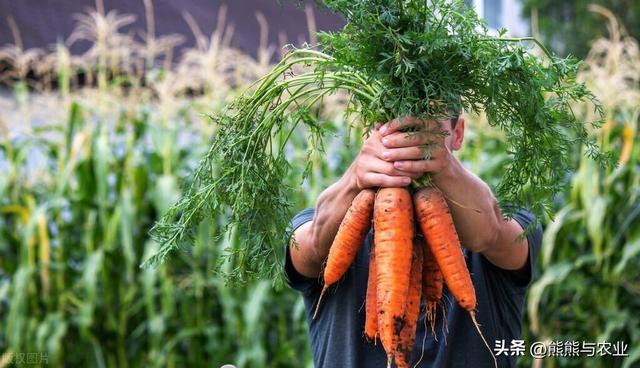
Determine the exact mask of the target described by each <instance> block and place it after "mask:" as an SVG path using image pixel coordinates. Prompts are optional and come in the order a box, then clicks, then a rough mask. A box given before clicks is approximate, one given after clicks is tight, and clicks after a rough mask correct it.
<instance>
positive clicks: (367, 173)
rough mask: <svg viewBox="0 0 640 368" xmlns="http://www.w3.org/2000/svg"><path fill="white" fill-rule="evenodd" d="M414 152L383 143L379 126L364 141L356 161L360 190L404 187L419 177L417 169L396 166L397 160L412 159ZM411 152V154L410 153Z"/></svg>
mask: <svg viewBox="0 0 640 368" xmlns="http://www.w3.org/2000/svg"><path fill="white" fill-rule="evenodd" d="M411 153H412V152H410V151H406V150H404V151H399V150H396V149H389V148H388V147H385V145H383V143H382V135H381V134H380V132H379V131H378V127H376V129H374V130H372V131H371V135H370V136H369V137H368V138H367V139H366V140H365V141H364V144H363V146H362V150H360V154H358V157H357V158H356V160H355V162H354V168H355V180H356V185H357V187H358V189H359V190H362V189H365V188H372V187H404V186H407V185H409V183H411V179H417V178H419V177H420V176H421V174H420V173H419V172H417V171H415V170H414V171H411V170H403V169H401V168H398V167H396V166H395V164H394V161H396V160H411V159H412V157H413V156H411V155H410V154H411ZM408 154H409V155H408Z"/></svg>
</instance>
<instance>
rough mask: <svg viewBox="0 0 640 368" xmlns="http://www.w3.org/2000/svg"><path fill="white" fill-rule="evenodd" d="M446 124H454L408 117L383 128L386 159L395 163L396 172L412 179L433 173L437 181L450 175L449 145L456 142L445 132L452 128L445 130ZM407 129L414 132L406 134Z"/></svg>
mask: <svg viewBox="0 0 640 368" xmlns="http://www.w3.org/2000/svg"><path fill="white" fill-rule="evenodd" d="M441 124H442V125H441ZM445 124H450V122H442V123H437V122H436V121H433V120H431V121H423V120H418V119H415V118H405V119H402V120H399V119H395V120H393V121H391V122H389V123H387V124H385V125H383V126H382V127H381V128H380V130H379V133H380V135H381V138H382V145H383V146H384V149H385V151H384V159H385V160H386V161H388V162H391V163H393V167H394V168H395V169H396V170H400V171H402V172H404V173H407V174H408V175H411V177H412V178H415V177H420V176H422V175H424V174H425V173H430V174H431V176H432V178H433V179H434V180H436V181H437V180H438V177H439V176H442V175H445V174H447V173H448V172H447V170H448V169H449V167H450V166H451V161H452V160H453V155H452V154H451V150H450V149H449V145H451V144H452V143H454V142H452V141H451V138H450V133H449V132H448V131H447V130H445V129H450V128H451V127H450V125H449V126H446V127H445V126H444V125H445ZM406 128H413V129H412V130H414V131H411V132H404V130H405V129H406Z"/></svg>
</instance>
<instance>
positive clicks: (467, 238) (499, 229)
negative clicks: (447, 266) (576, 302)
mask: <svg viewBox="0 0 640 368" xmlns="http://www.w3.org/2000/svg"><path fill="white" fill-rule="evenodd" d="M416 124H424V123H423V122H418V121H416V120H412V119H405V120H403V121H399V120H394V121H393V122H390V123H388V124H385V125H384V126H383V127H382V128H381V129H380V131H381V134H382V137H383V138H382V142H383V145H384V146H385V147H386V148H387V150H388V151H389V152H390V155H388V157H389V158H388V160H389V161H391V162H393V163H394V166H395V167H396V168H397V169H401V170H404V171H408V172H413V173H419V174H420V175H422V174H423V173H427V172H428V173H431V177H432V179H433V183H434V184H435V185H436V186H437V187H438V188H439V189H440V190H441V191H442V193H443V194H444V196H445V198H446V199H447V202H448V204H449V208H450V210H451V214H452V216H453V220H454V222H455V225H456V229H457V231H458V236H459V237H460V241H461V243H462V245H463V246H464V247H466V248H467V249H469V250H471V251H473V252H480V253H482V254H483V255H484V256H485V257H486V258H487V259H488V260H489V261H490V262H491V263H493V264H494V265H496V266H498V267H500V268H503V269H506V270H520V269H522V268H523V267H524V266H525V264H526V261H527V257H528V251H529V248H528V244H527V239H526V238H524V239H521V240H520V239H518V237H519V235H520V234H521V233H522V231H523V229H522V227H521V226H520V225H519V224H518V223H517V222H516V221H515V220H513V219H512V220H505V219H504V218H503V216H502V213H501V211H500V208H499V206H498V203H497V201H496V199H495V197H494V195H493V193H492V192H491V189H490V188H489V186H488V185H487V184H486V183H484V182H483V181H482V180H480V178H478V177H477V176H475V175H474V174H472V173H471V172H469V171H468V170H467V169H465V168H464V167H463V166H462V164H461V163H460V161H458V160H457V159H456V158H455V157H454V156H453V154H452V153H451V151H452V150H457V149H459V148H460V146H461V145H462V139H463V137H464V120H463V119H458V122H457V124H456V126H455V128H453V129H450V126H449V127H448V128H449V130H450V134H449V136H446V137H445V136H442V135H433V134H432V135H416V134H415V133H403V132H401V131H400V130H401V129H402V128H404V127H407V126H416ZM444 124H445V123H443V125H444ZM446 124H449V122H446ZM427 125H428V124H427ZM449 125H450V124H449ZM427 128H430V129H434V126H433V125H431V126H428V127H427ZM443 128H445V129H446V128H447V127H444V126H443ZM426 145H429V147H430V148H431V156H430V159H429V160H423V159H421V158H422V156H423V155H424V148H425V146H426ZM400 157H409V158H410V159H409V160H406V159H404V160H403V159H401V158H400Z"/></svg>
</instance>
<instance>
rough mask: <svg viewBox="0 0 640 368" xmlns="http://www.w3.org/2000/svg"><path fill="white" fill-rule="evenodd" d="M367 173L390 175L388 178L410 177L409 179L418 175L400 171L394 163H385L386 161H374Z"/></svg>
mask: <svg viewBox="0 0 640 368" xmlns="http://www.w3.org/2000/svg"><path fill="white" fill-rule="evenodd" d="M367 171H370V172H374V173H378V174H384V175H388V176H409V177H414V176H415V174H416V173H414V172H408V171H404V170H399V169H397V168H396V167H395V166H394V165H393V163H391V162H385V161H374V162H372V163H371V164H370V165H369V167H368V168H367Z"/></svg>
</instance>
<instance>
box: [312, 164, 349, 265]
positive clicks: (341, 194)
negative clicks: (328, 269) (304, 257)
mask: <svg viewBox="0 0 640 368" xmlns="http://www.w3.org/2000/svg"><path fill="white" fill-rule="evenodd" d="M359 191H360V190H359V189H358V185H357V182H356V178H355V168H354V166H353V165H351V167H349V169H347V171H346V172H345V173H344V175H342V177H341V178H340V180H338V181H337V182H335V183H333V184H332V185H331V186H330V187H328V188H327V189H325V190H324V191H323V192H322V194H321V195H320V196H319V197H318V201H317V202H316V213H315V216H314V218H313V222H312V225H311V245H312V246H313V248H314V249H313V254H314V258H315V260H316V261H317V262H320V263H322V262H323V261H324V259H325V258H326V257H327V255H328V254H329V248H331V244H332V243H333V239H334V238H335V236H336V233H337V232H338V228H339V227H340V223H341V222H342V219H343V218H344V215H345V214H346V213H347V210H348V209H349V206H350V205H351V202H352V201H353V199H354V198H355V197H356V196H357V195H358V193H359Z"/></svg>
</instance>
